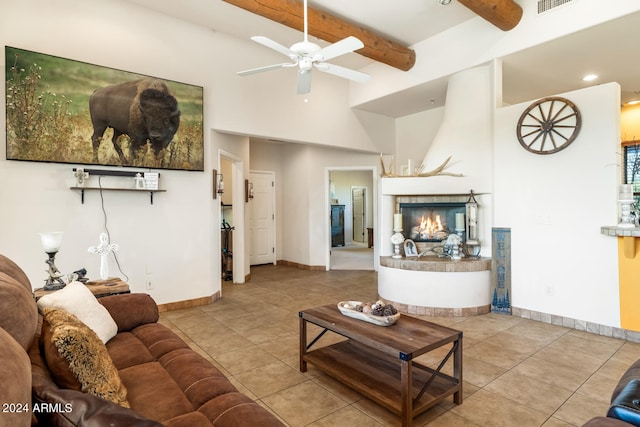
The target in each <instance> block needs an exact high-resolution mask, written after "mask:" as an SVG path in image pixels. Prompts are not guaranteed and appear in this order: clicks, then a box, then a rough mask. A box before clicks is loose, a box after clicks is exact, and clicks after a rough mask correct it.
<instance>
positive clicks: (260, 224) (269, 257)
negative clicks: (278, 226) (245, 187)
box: [249, 172, 276, 265]
mask: <svg viewBox="0 0 640 427" xmlns="http://www.w3.org/2000/svg"><path fill="white" fill-rule="evenodd" d="M249 176H250V180H249V182H251V183H252V184H253V199H252V200H251V201H250V202H249V233H251V248H250V251H249V252H250V253H249V259H250V261H249V262H250V264H251V265H259V264H275V262H276V246H275V235H276V233H275V218H276V217H275V174H274V173H273V172H250V174H249Z"/></svg>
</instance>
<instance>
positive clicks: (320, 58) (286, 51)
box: [238, 0, 370, 95]
mask: <svg viewBox="0 0 640 427" xmlns="http://www.w3.org/2000/svg"><path fill="white" fill-rule="evenodd" d="M307 25H308V24H307V0H304V41H302V42H299V43H296V44H294V45H293V46H291V47H290V48H287V47H285V46H283V45H281V44H280V43H277V42H275V41H273V40H271V39H269V38H267V37H264V36H254V37H251V40H253V41H255V42H257V43H260V44H261V45H263V46H266V47H268V48H270V49H273V50H275V51H276V52H280V53H282V54H283V55H285V56H288V57H289V59H290V60H291V61H292V62H284V63H282V64H275V65H267V66H266V67H259V68H254V69H251V70H245V71H240V72H238V75H240V76H247V75H250V74H255V73H262V72H264V71H270V70H275V69H278V68H289V67H295V66H296V65H297V66H298V68H299V70H298V78H297V93H298V94H299V95H301V94H305V93H309V91H310V90H311V69H312V68H313V67H314V66H315V67H316V68H317V69H318V70H319V71H322V72H324V73H328V74H333V75H335V76H338V77H343V78H345V79H349V80H353V81H356V82H358V83H365V82H367V81H368V80H369V78H370V76H369V75H368V74H365V73H362V72H360V71H356V70H352V69H349V68H345V67H341V66H339V65H334V64H329V63H328V62H325V61H328V60H330V59H333V58H336V57H338V56H341V55H344V54H347V53H351V52H353V51H355V50H358V49H361V48H363V47H364V43H362V42H361V41H360V40H359V39H358V38H356V37H353V36H350V37H347V38H344V39H342V40H340V41H337V42H336V43H333V44H331V45H329V46H327V47H325V48H320V46H318V45H317V44H315V43H312V42H310V41H309V39H308V31H307Z"/></svg>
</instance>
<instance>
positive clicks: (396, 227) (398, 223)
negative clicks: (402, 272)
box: [391, 213, 404, 258]
mask: <svg viewBox="0 0 640 427" xmlns="http://www.w3.org/2000/svg"><path fill="white" fill-rule="evenodd" d="M393 231H394V232H395V233H394V235H393V236H391V243H393V255H391V258H402V255H401V254H400V245H401V244H403V243H404V236H403V235H402V214H401V213H394V214H393Z"/></svg>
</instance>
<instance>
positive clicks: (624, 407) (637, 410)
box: [607, 379, 640, 427]
mask: <svg viewBox="0 0 640 427" xmlns="http://www.w3.org/2000/svg"><path fill="white" fill-rule="evenodd" d="M607 417H611V418H617V419H619V420H622V421H626V422H628V423H629V424H633V425H634V426H638V427H640V379H633V380H631V381H629V382H628V383H627V385H626V386H625V387H624V388H623V389H622V390H621V391H620V393H619V394H618V396H617V397H616V398H615V399H614V400H613V402H611V407H610V408H609V412H608V413H607Z"/></svg>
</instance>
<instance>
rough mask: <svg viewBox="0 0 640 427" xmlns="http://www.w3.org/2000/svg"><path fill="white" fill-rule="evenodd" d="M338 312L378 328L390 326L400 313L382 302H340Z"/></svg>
mask: <svg viewBox="0 0 640 427" xmlns="http://www.w3.org/2000/svg"><path fill="white" fill-rule="evenodd" d="M338 310H340V313H342V314H344V315H345V316H348V317H352V318H354V319H358V320H364V321H365V322H369V323H373V324H374V325H378V326H391V325H393V324H394V323H396V321H397V320H398V319H399V318H400V313H399V312H398V310H396V309H395V308H394V307H393V306H392V305H391V304H385V303H384V302H382V301H377V302H375V303H366V302H362V301H340V302H339V303H338Z"/></svg>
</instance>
